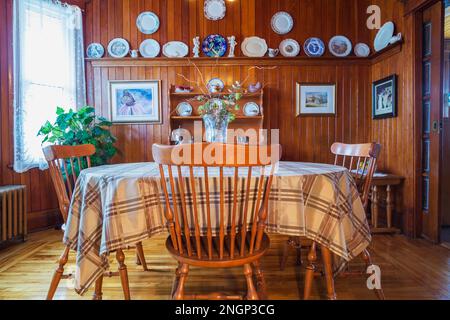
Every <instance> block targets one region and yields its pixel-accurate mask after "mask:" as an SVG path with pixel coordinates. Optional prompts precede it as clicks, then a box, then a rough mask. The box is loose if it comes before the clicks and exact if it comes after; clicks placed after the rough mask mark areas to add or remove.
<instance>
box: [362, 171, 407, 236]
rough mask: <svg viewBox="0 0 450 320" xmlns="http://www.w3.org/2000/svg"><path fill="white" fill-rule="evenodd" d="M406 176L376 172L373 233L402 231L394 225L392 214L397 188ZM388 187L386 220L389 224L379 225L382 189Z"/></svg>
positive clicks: (373, 188)
mask: <svg viewBox="0 0 450 320" xmlns="http://www.w3.org/2000/svg"><path fill="white" fill-rule="evenodd" d="M404 179H405V178H403V177H400V176H396V175H393V174H386V173H376V174H375V175H374V177H373V180H372V195H371V198H370V199H371V213H372V217H371V218H372V219H371V220H372V229H371V231H372V233H391V234H392V233H400V229H397V228H394V227H392V216H393V214H394V211H395V209H394V208H395V201H394V199H395V190H396V187H397V186H399V185H400V184H402V182H403V180H404ZM382 188H385V189H386V220H387V225H386V226H384V227H380V226H379V221H378V220H379V219H378V217H379V205H380V198H379V195H380V191H381V190H380V189H382Z"/></svg>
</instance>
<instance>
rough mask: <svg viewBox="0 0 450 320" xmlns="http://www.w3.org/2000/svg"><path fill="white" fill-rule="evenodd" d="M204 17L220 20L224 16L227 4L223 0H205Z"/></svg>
mask: <svg viewBox="0 0 450 320" xmlns="http://www.w3.org/2000/svg"><path fill="white" fill-rule="evenodd" d="M204 11H205V17H206V18H207V19H209V20H213V21H216V20H221V19H223V18H225V14H226V12H227V6H226V5H225V1H224V0H205V7H204Z"/></svg>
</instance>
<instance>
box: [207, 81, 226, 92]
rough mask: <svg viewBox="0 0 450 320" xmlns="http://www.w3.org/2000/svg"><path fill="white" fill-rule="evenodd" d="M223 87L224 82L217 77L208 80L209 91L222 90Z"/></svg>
mask: <svg viewBox="0 0 450 320" xmlns="http://www.w3.org/2000/svg"><path fill="white" fill-rule="evenodd" d="M223 89H225V84H224V83H223V81H222V80H220V79H219V78H214V79H211V80H209V82H208V90H209V92H211V93H217V92H222V91H223Z"/></svg>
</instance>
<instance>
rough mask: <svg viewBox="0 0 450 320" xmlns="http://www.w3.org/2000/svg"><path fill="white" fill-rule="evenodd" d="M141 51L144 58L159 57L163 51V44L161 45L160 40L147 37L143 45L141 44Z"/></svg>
mask: <svg viewBox="0 0 450 320" xmlns="http://www.w3.org/2000/svg"><path fill="white" fill-rule="evenodd" d="M139 52H140V53H141V56H143V57H144V58H154V57H157V56H158V55H159V53H160V52H161V46H160V45H159V43H158V41H156V40H153V39H147V40H144V41H142V43H141V45H140V46H139Z"/></svg>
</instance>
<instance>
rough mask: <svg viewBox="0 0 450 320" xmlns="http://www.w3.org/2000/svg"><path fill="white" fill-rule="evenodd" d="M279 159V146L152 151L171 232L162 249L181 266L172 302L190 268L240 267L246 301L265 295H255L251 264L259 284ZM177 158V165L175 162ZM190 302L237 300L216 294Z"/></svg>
mask: <svg viewBox="0 0 450 320" xmlns="http://www.w3.org/2000/svg"><path fill="white" fill-rule="evenodd" d="M280 154H281V149H280V146H279V145H275V146H246V145H234V144H228V145H227V144H190V145H178V146H163V145H154V146H153V158H154V159H155V162H156V163H157V164H159V169H160V175H161V185H162V189H163V192H164V197H165V205H166V211H165V212H166V218H167V221H168V228H169V231H170V236H169V238H168V239H167V242H166V246H167V249H168V250H169V252H170V253H171V255H172V256H173V257H174V258H175V259H176V260H177V261H178V262H179V268H178V270H177V280H176V281H177V282H179V283H177V284H176V285H175V286H174V288H175V291H174V292H173V298H175V299H185V298H186V296H185V295H184V282H185V279H186V276H187V273H188V269H189V266H190V265H193V266H199V267H209V268H229V267H237V266H244V274H245V276H246V278H247V285H248V292H247V295H246V298H248V299H257V298H260V297H263V296H264V295H265V292H264V288H260V289H262V290H259V291H260V294H261V296H258V294H257V293H256V291H255V290H254V286H253V282H252V281H253V280H252V278H251V275H252V269H251V265H253V266H254V267H255V268H256V269H257V270H256V272H257V276H260V280H261V282H262V283H263V275H262V271H261V270H260V268H259V259H260V258H261V257H262V256H263V255H264V253H265V252H266V250H267V248H268V247H269V238H268V236H267V235H266V233H265V227H266V220H267V207H268V202H269V195H270V189H271V186H272V182H273V175H274V170H275V168H276V167H277V163H278V161H279V159H280ZM179 155H181V158H182V159H181V161H178V160H177V159H176V158H177V157H178V156H179ZM208 155H209V156H212V157H213V159H211V158H209V157H208ZM259 155H263V156H259ZM264 155H266V156H264ZM200 176H201V177H200ZM261 278H262V279H261ZM262 286H263V285H262ZM191 297H192V298H202V299H203V298H213V299H219V298H223V299H228V298H236V299H238V298H240V297H238V296H233V297H229V296H223V295H220V294H213V295H208V296H191ZM241 298H242V297H241Z"/></svg>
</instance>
